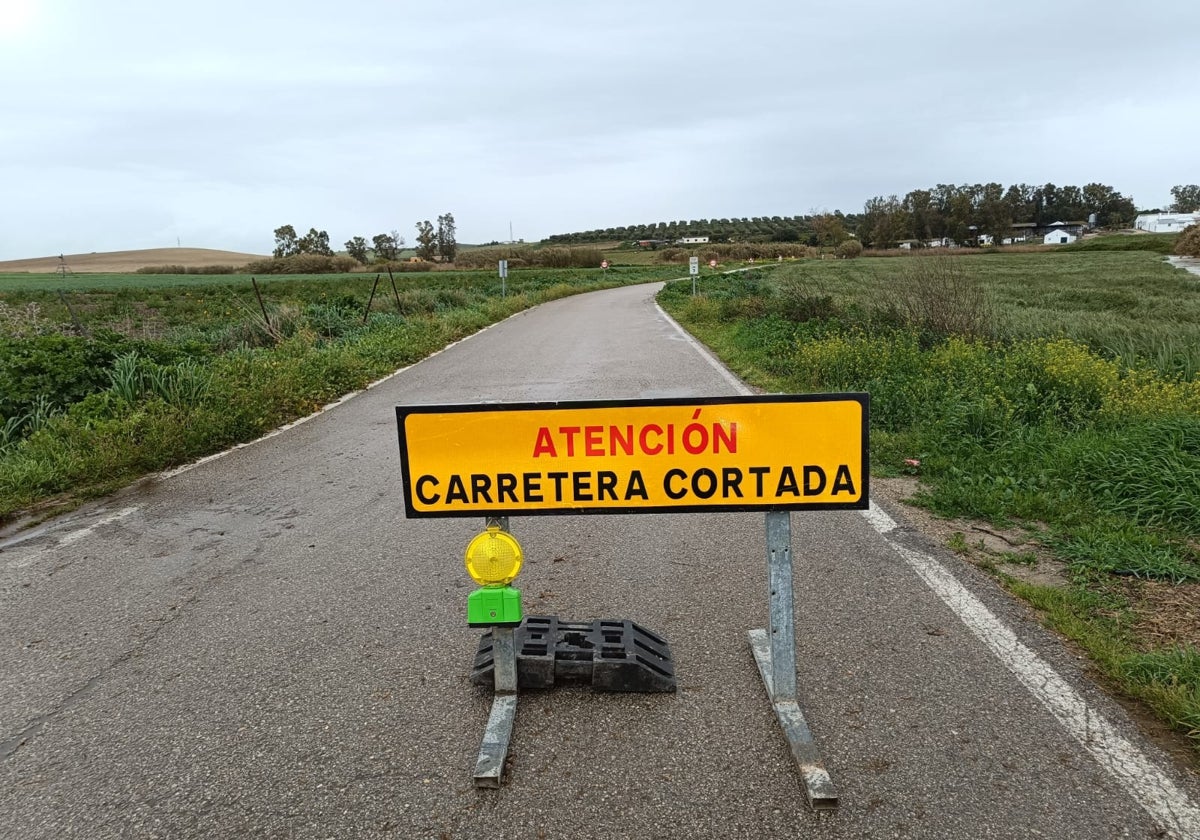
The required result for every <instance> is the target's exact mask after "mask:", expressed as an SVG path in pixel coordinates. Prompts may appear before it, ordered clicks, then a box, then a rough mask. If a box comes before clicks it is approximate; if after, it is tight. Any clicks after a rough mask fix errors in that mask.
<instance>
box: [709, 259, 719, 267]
mask: <svg viewBox="0 0 1200 840" xmlns="http://www.w3.org/2000/svg"><path fill="white" fill-rule="evenodd" d="M708 267H709V268H716V267H717V261H716V260H709V261H708Z"/></svg>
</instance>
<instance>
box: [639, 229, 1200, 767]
mask: <svg viewBox="0 0 1200 840" xmlns="http://www.w3.org/2000/svg"><path fill="white" fill-rule="evenodd" d="M659 299H660V302H661V303H662V305H663V306H664V307H665V308H666V309H667V310H668V311H669V312H671V313H672V314H673V315H674V316H675V317H676V318H678V319H679V320H680V321H681V322H682V323H683V324H684V326H686V327H687V328H688V329H689V330H690V331H692V332H693V333H694V334H695V335H697V336H698V337H699V338H700V339H701V340H703V341H704V342H706V343H707V344H708V345H709V346H710V347H712V348H713V349H714V351H715V352H716V353H717V354H718V355H719V356H720V357H721V358H722V359H723V360H724V361H725V362H726V363H727V364H728V365H729V366H730V367H731V368H732V369H733V370H734V371H735V372H737V373H738V374H739V375H740V376H742V377H743V378H744V379H746V380H748V381H750V382H751V383H754V384H756V385H758V386H760V387H762V388H764V389H766V390H768V391H783V392H793V393H805V392H821V391H832V392H836V391H866V392H868V393H869V394H870V396H871V458H872V472H873V473H874V474H877V475H880V476H900V475H904V474H909V475H914V476H919V478H920V482H921V483H920V489H919V492H918V493H917V496H916V501H917V502H918V503H919V504H921V505H923V506H925V507H928V508H929V509H930V510H932V511H934V512H935V513H937V514H939V515H941V516H944V517H953V518H956V519H957V520H959V521H963V522H967V523H976V522H981V523H982V524H983V526H984V527H987V528H988V529H990V530H993V531H1002V532H1005V533H1008V534H1010V535H1013V536H1014V543H1016V544H1017V545H1019V546H1020V547H1013V548H1012V550H1004V551H998V552H997V551H994V550H991V549H986V548H985V547H984V546H983V545H982V544H980V545H975V544H974V543H975V541H974V540H972V539H970V538H968V537H966V536H965V534H967V533H973V531H972V530H971V528H969V527H968V526H966V525H964V526H962V528H963V530H962V532H960V533H959V534H958V535H957V538H956V539H955V540H954V541H952V543H951V547H952V548H954V549H955V550H957V551H960V552H961V553H964V554H966V555H967V556H969V557H970V558H971V559H972V560H974V561H975V562H976V563H978V564H979V565H980V566H982V567H984V568H986V569H988V570H990V571H992V572H993V573H995V574H996V575H997V577H998V578H999V579H1000V580H1001V581H1002V582H1003V583H1004V584H1005V585H1006V586H1008V587H1009V588H1010V589H1011V590H1012V591H1013V592H1015V593H1017V594H1019V595H1021V596H1022V597H1024V598H1025V599H1027V600H1028V601H1029V602H1030V603H1031V604H1033V605H1034V606H1036V607H1037V608H1038V609H1039V610H1042V611H1043V614H1044V615H1045V617H1046V620H1047V622H1048V623H1049V624H1050V625H1051V626H1053V627H1054V628H1055V629H1057V630H1059V631H1060V632H1061V633H1063V634H1064V635H1066V636H1068V637H1069V638H1071V639H1072V640H1074V641H1075V642H1076V643H1078V644H1079V645H1080V646H1081V647H1082V648H1083V649H1084V650H1086V651H1087V652H1088V653H1089V654H1090V655H1091V656H1092V657H1093V659H1094V660H1095V661H1096V663H1097V664H1098V666H1099V667H1100V668H1101V669H1102V670H1103V671H1104V673H1105V674H1106V675H1107V676H1108V677H1109V678H1110V679H1111V680H1112V681H1114V683H1115V684H1117V685H1119V686H1120V687H1121V688H1122V689H1123V690H1124V691H1125V692H1127V693H1128V694H1130V695H1131V696H1134V697H1137V698H1140V699H1142V700H1144V701H1146V702H1147V703H1149V704H1150V705H1151V706H1152V707H1153V708H1154V709H1155V710H1156V711H1157V712H1158V713H1159V714H1161V715H1162V717H1163V718H1164V719H1165V720H1167V721H1169V722H1170V723H1171V724H1172V725H1174V726H1175V727H1177V728H1178V730H1179V731H1180V732H1182V733H1184V734H1187V735H1190V736H1191V737H1192V738H1193V739H1194V741H1195V743H1196V745H1197V746H1198V747H1200V648H1198V645H1200V627H1197V626H1196V625H1195V622H1194V619H1190V618H1189V616H1194V615H1195V614H1196V610H1197V609H1200V378H1197V367H1198V365H1197V362H1198V360H1200V356H1198V355H1197V345H1198V344H1200V277H1196V276H1195V275H1191V274H1188V273H1186V272H1184V271H1182V270H1179V269H1175V268H1173V267H1171V266H1169V265H1168V264H1167V263H1165V261H1164V260H1163V258H1162V257H1161V256H1159V255H1156V254H1153V253H1147V252H1106V253H1093V252H1078V253H1070V252H1066V253H1063V252H1058V251H1056V252H1053V253H1037V254H1020V253H1017V254H995V255H972V256H956V257H940V258H933V257H910V258H905V259H896V258H890V259H860V260H845V261H832V260H830V261H819V260H810V261H801V262H797V263H792V264H784V265H783V266H779V267H771V268H769V269H766V270H759V271H755V272H748V273H746V274H742V275H734V276H720V277H706V278H704V279H703V280H702V281H701V283H700V294H699V295H697V296H694V297H693V296H692V294H691V284H690V282H687V281H681V282H676V283H670V284H668V285H667V286H666V288H665V289H664V290H663V292H662V293H661V294H660V296H659ZM1039 565H1040V566H1042V567H1044V568H1043V570H1042V571H1043V572H1044V574H1040V575H1036V576H1031V575H1030V574H1029V573H1028V572H1029V570H1031V569H1036V568H1037V567H1038V566H1039ZM1047 580H1057V582H1056V583H1047V582H1046V581H1047ZM1164 605H1166V606H1164Z"/></svg>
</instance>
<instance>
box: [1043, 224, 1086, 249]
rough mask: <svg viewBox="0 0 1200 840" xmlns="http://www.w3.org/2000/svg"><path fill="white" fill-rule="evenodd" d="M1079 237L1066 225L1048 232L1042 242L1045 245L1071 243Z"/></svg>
mask: <svg viewBox="0 0 1200 840" xmlns="http://www.w3.org/2000/svg"><path fill="white" fill-rule="evenodd" d="M1078 238H1079V237H1078V236H1076V235H1075V234H1073V233H1071V232H1070V231H1069V230H1067V229H1066V228H1065V227H1064V228H1059V229H1058V230H1052V231H1050V232H1049V233H1047V234H1046V235H1045V236H1043V237H1042V243H1043V244H1045V245H1069V244H1070V243H1072V242H1074V241H1075V240H1076V239H1078Z"/></svg>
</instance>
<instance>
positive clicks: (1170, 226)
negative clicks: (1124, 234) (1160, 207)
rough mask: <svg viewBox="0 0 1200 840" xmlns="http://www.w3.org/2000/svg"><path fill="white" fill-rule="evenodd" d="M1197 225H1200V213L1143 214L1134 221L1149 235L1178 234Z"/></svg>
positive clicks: (1136, 226) (1137, 226) (1138, 227)
mask: <svg viewBox="0 0 1200 840" xmlns="http://www.w3.org/2000/svg"><path fill="white" fill-rule="evenodd" d="M1195 224H1200V213H1143V214H1142V215H1140V216H1138V217H1137V218H1136V219H1134V221H1133V226H1134V227H1135V228H1137V229H1138V230H1144V231H1146V232H1147V233H1178V232H1179V231H1181V230H1183V229H1184V228H1186V227H1190V226H1192V225H1195Z"/></svg>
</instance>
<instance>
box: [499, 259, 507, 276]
mask: <svg viewBox="0 0 1200 840" xmlns="http://www.w3.org/2000/svg"><path fill="white" fill-rule="evenodd" d="M506 277H508V260H500V279H501V280H503V279H504V278H506Z"/></svg>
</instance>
